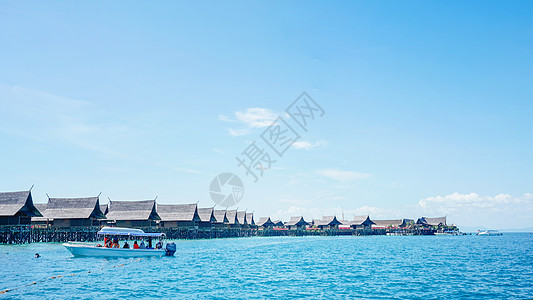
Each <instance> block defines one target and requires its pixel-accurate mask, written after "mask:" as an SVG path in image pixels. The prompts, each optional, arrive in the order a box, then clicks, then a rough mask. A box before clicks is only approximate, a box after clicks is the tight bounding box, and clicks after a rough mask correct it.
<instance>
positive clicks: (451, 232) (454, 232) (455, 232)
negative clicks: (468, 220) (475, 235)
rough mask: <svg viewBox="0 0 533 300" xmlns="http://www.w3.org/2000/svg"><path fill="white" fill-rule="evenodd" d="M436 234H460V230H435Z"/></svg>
mask: <svg viewBox="0 0 533 300" xmlns="http://www.w3.org/2000/svg"><path fill="white" fill-rule="evenodd" d="M434 234H435V235H460V233H459V232H458V231H442V232H435V233H434Z"/></svg>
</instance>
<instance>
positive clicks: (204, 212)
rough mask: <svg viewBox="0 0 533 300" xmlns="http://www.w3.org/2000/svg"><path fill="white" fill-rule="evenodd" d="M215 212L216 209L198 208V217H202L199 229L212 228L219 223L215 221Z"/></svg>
mask: <svg viewBox="0 0 533 300" xmlns="http://www.w3.org/2000/svg"><path fill="white" fill-rule="evenodd" d="M214 212H215V209H214V207H208V208H198V216H199V217H200V222H199V223H198V227H201V228H202V227H203V228H212V227H213V225H214V224H215V223H216V221H217V219H215V214H214Z"/></svg>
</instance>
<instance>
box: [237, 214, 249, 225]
mask: <svg viewBox="0 0 533 300" xmlns="http://www.w3.org/2000/svg"><path fill="white" fill-rule="evenodd" d="M237 221H239V225H240V226H241V228H245V227H248V223H247V222H246V211H238V212H237Z"/></svg>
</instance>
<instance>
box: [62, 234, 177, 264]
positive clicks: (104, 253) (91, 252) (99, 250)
mask: <svg viewBox="0 0 533 300" xmlns="http://www.w3.org/2000/svg"><path fill="white" fill-rule="evenodd" d="M97 234H98V236H99V237H102V239H103V238H105V237H108V238H120V239H126V240H127V239H141V238H142V239H146V240H148V241H149V243H151V240H152V239H153V238H157V239H163V238H164V237H165V234H164V233H145V232H144V231H142V230H140V229H133V228H120V227H104V228H102V229H101V230H100V231H98V233H97ZM102 244H103V243H102ZM63 246H64V247H65V248H67V250H68V251H70V252H71V253H72V255H74V256H101V257H142V256H173V255H174V253H175V252H176V244H175V243H172V242H171V243H167V244H166V247H165V248H161V249H153V248H146V249H133V248H108V247H103V246H102V245H101V244H97V245H89V244H87V243H77V242H68V243H64V244H63Z"/></svg>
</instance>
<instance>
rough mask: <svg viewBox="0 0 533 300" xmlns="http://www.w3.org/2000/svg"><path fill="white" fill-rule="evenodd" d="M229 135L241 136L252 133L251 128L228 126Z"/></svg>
mask: <svg viewBox="0 0 533 300" xmlns="http://www.w3.org/2000/svg"><path fill="white" fill-rule="evenodd" d="M228 132H229V135H232V136H241V135H247V134H249V133H250V130H248V129H232V128H228Z"/></svg>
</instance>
